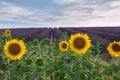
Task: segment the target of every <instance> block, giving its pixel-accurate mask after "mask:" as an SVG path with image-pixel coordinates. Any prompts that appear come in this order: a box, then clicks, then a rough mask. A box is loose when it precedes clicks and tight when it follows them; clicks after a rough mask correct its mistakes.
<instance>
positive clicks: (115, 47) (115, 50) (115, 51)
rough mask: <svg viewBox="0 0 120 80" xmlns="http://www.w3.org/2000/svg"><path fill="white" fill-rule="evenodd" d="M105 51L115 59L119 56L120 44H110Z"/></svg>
mask: <svg viewBox="0 0 120 80" xmlns="http://www.w3.org/2000/svg"><path fill="white" fill-rule="evenodd" d="M107 50H108V51H109V54H111V55H112V56H115V57H119V56H120V43H119V42H116V41H114V42H112V43H110V44H109V45H108V47H107Z"/></svg>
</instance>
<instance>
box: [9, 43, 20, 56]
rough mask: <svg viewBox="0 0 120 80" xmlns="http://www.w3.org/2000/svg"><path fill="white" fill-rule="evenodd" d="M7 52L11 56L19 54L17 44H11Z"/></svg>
mask: <svg viewBox="0 0 120 80" xmlns="http://www.w3.org/2000/svg"><path fill="white" fill-rule="evenodd" d="M9 51H10V53H11V54H12V55H17V54H19V52H20V46H19V45H18V44H11V45H10V47H9Z"/></svg>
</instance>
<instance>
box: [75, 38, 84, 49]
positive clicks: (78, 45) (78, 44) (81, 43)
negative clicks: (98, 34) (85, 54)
mask: <svg viewBox="0 0 120 80" xmlns="http://www.w3.org/2000/svg"><path fill="white" fill-rule="evenodd" d="M74 46H75V48H77V49H82V48H84V46H85V40H84V39H83V38H76V39H75V40H74Z"/></svg>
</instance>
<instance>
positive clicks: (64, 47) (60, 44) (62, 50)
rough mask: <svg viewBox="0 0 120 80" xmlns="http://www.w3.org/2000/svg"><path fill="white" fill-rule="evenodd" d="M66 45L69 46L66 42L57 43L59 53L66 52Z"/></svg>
mask: <svg viewBox="0 0 120 80" xmlns="http://www.w3.org/2000/svg"><path fill="white" fill-rule="evenodd" d="M68 45H69V44H68V42H67V41H61V42H60V43H59V49H60V51H61V52H65V51H67V49H68Z"/></svg>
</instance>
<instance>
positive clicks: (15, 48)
mask: <svg viewBox="0 0 120 80" xmlns="http://www.w3.org/2000/svg"><path fill="white" fill-rule="evenodd" d="M25 52H26V46H25V44H24V42H23V41H22V40H17V39H12V40H10V41H8V42H6V44H5V45H4V53H5V55H6V56H7V57H9V58H10V59H12V60H16V59H21V58H22V56H23V54H25Z"/></svg>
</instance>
